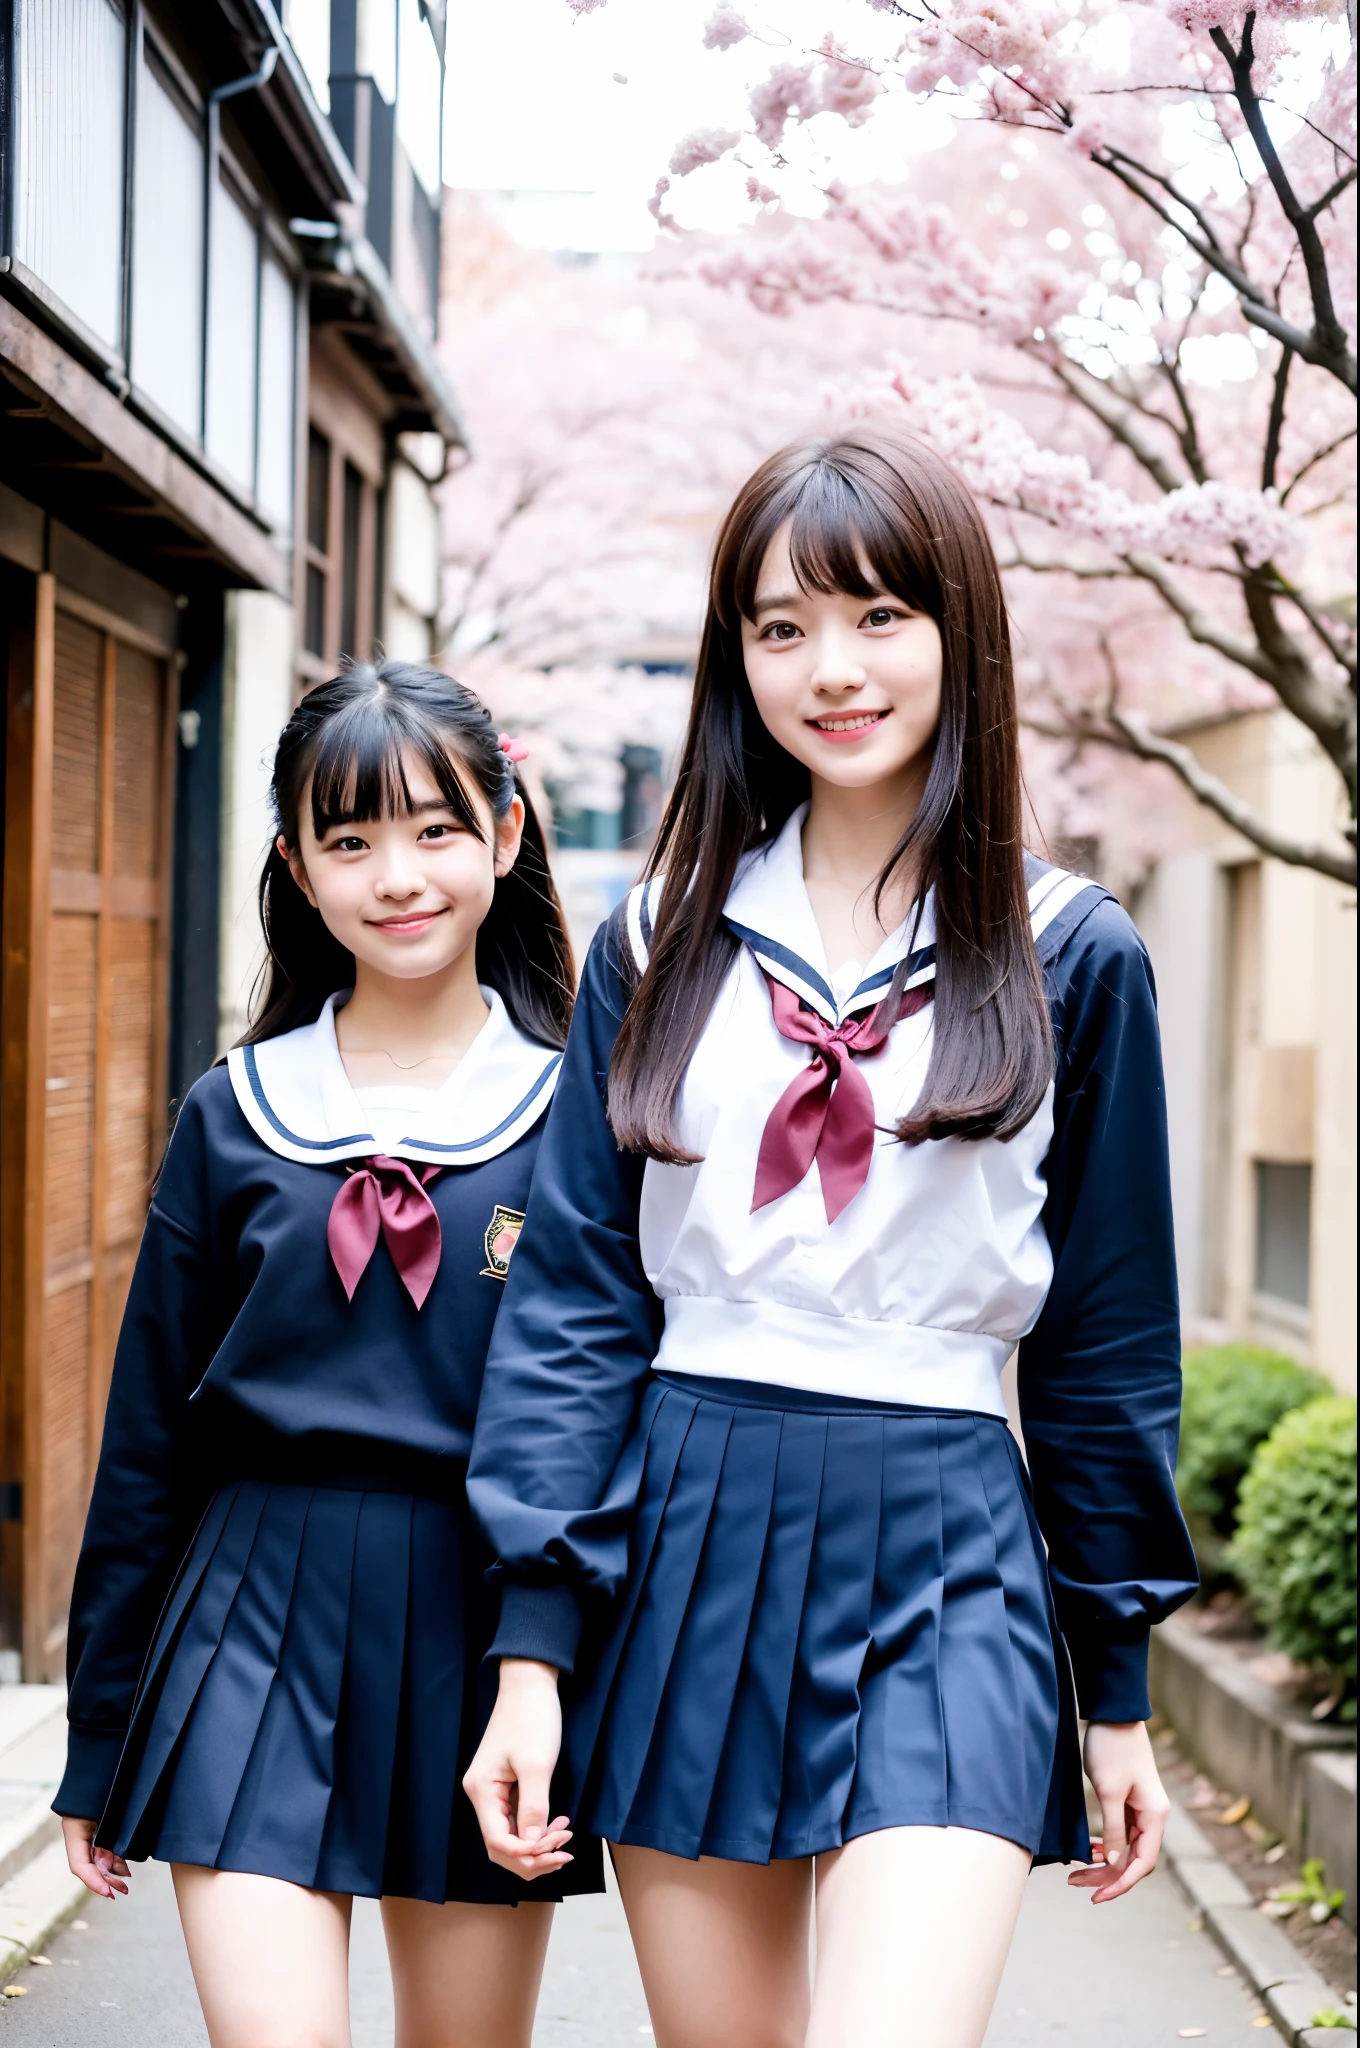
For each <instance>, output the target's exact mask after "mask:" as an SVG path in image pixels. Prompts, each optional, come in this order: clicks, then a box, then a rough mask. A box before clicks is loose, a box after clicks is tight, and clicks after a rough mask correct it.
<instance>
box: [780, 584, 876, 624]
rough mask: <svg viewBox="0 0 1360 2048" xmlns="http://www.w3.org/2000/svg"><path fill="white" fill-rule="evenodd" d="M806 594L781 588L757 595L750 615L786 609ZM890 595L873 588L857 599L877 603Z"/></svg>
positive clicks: (860, 601) (803, 591) (862, 601)
mask: <svg viewBox="0 0 1360 2048" xmlns="http://www.w3.org/2000/svg"><path fill="white" fill-rule="evenodd" d="M807 595H808V593H807V591H805V590H799V591H794V592H789V591H784V590H781V591H778V592H776V593H775V595H774V596H773V597H758V598H757V599H756V601H755V603H754V604H753V605H752V607H751V617H752V618H753V619H758V618H759V617H760V614H761V613H762V612H782V611H787V610H789V608H790V607H791V606H793V605H796V604H797V603H798V602H799V600H800V599H806V597H807ZM891 595H892V593H891V592H890V591H887V590H874V591H871V592H870V594H869V596H868V597H865V598H860V599H859V600H857V601H858V602H859V603H861V604H877V603H880V602H881V601H882V600H883V599H884V598H885V597H890V596H891ZM896 602H897V603H899V604H901V603H903V602H904V600H903V599H901V598H898V599H897V600H896Z"/></svg>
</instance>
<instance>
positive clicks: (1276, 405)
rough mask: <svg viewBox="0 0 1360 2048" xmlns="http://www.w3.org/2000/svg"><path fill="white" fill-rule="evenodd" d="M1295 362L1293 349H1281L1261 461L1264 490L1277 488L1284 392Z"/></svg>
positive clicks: (1262, 486)
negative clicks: (1276, 477)
mask: <svg viewBox="0 0 1360 2048" xmlns="http://www.w3.org/2000/svg"><path fill="white" fill-rule="evenodd" d="M1293 364H1294V351H1293V349H1292V348H1284V349H1281V351H1280V360H1279V363H1278V364H1277V365H1276V369H1275V390H1274V393H1273V395H1272V397H1271V401H1270V423H1269V425H1268V426H1267V428H1266V452H1265V455H1264V457H1263V458H1262V462H1261V489H1262V490H1263V491H1270V490H1273V489H1274V488H1275V471H1276V468H1277V466H1278V464H1279V460H1280V433H1281V430H1282V429H1283V427H1284V394H1285V390H1286V387H1287V386H1288V383H1289V372H1290V370H1291V369H1292V368H1293Z"/></svg>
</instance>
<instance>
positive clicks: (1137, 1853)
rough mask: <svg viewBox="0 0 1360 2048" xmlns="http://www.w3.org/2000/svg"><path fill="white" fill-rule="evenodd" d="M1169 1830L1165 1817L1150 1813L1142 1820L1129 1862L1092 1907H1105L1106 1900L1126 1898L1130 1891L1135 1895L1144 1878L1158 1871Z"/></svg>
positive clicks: (1138, 1822) (1130, 1850) (1136, 1826)
mask: <svg viewBox="0 0 1360 2048" xmlns="http://www.w3.org/2000/svg"><path fill="white" fill-rule="evenodd" d="M1165 1829H1166V1816H1165V1814H1162V1813H1149V1814H1147V1815H1145V1816H1140V1817H1139V1818H1138V1820H1137V1821H1136V1822H1135V1825H1134V1829H1133V1835H1132V1839H1131V1840H1130V1843H1129V1856H1128V1861H1127V1863H1126V1864H1125V1866H1124V1868H1123V1870H1122V1871H1120V1872H1119V1873H1118V1875H1117V1877H1116V1878H1115V1881H1114V1883H1112V1884H1108V1885H1105V1886H1103V1887H1102V1888H1101V1890H1100V1891H1098V1892H1097V1893H1096V1894H1095V1896H1094V1898H1093V1899H1092V1901H1091V1903H1092V1905H1095V1906H1099V1905H1103V1904H1104V1902H1105V1901H1106V1899H1120V1898H1123V1896H1124V1894H1125V1893H1126V1892H1131V1891H1132V1890H1133V1887H1134V1886H1135V1885H1136V1884H1141V1883H1142V1881H1143V1879H1144V1878H1145V1877H1147V1876H1149V1875H1150V1874H1151V1872H1152V1871H1154V1870H1155V1869H1156V1868H1157V1862H1158V1858H1159V1857H1160V1855H1161V1852H1162V1836H1163V1834H1164V1832H1165Z"/></svg>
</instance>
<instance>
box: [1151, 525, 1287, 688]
mask: <svg viewBox="0 0 1360 2048" xmlns="http://www.w3.org/2000/svg"><path fill="white" fill-rule="evenodd" d="M1124 560H1125V561H1126V562H1127V563H1128V565H1129V567H1130V568H1131V569H1132V570H1133V571H1134V572H1135V574H1137V575H1139V576H1141V577H1142V578H1143V580H1144V582H1146V583H1151V584H1152V586H1153V588H1154V589H1156V590H1157V591H1159V592H1160V594H1161V596H1162V598H1163V599H1164V600H1165V602H1166V604H1167V605H1168V606H1169V607H1170V609H1171V610H1172V611H1173V612H1175V614H1176V616H1177V618H1178V619H1179V620H1180V621H1181V623H1182V625H1183V626H1184V627H1185V630H1186V632H1187V633H1188V634H1189V635H1190V638H1191V639H1192V640H1197V641H1198V642H1199V644H1200V646H1201V647H1212V648H1213V649H1214V650H1215V652H1216V653H1218V654H1221V655H1223V656H1224V657H1225V658H1226V659H1227V660H1228V661H1231V662H1233V663H1235V665H1236V666H1237V667H1238V668H1244V669H1247V670H1248V671H1249V672H1250V673H1251V674H1252V675H1254V676H1259V677H1260V679H1261V681H1262V682H1263V683H1269V685H1270V687H1271V688H1272V689H1276V688H1278V685H1279V677H1278V675H1277V674H1276V670H1275V666H1274V664H1273V663H1272V662H1271V661H1270V660H1269V659H1268V658H1267V656H1266V655H1265V654H1263V653H1262V651H1261V649H1260V648H1259V647H1258V646H1257V645H1256V643H1255V641H1253V640H1248V639H1247V638H1246V637H1245V636H1244V635H1243V634H1241V633H1232V632H1230V631H1229V630H1228V628H1227V627H1226V626H1224V625H1221V624H1220V623H1219V621H1218V620H1217V619H1216V618H1214V617H1213V616H1212V614H1211V613H1209V612H1207V611H1205V609H1204V607H1203V606H1202V605H1198V604H1196V603H1195V600H1194V599H1193V598H1192V597H1191V596H1190V593H1189V592H1188V591H1187V590H1186V589H1184V587H1183V586H1182V585H1181V584H1180V583H1179V582H1178V581H1177V579H1176V577H1175V576H1174V575H1173V574H1172V572H1171V569H1170V567H1169V566H1168V564H1167V563H1165V562H1164V561H1163V560H1162V559H1161V556H1160V555H1149V554H1145V553H1144V551H1143V550H1142V549H1141V548H1136V549H1134V550H1133V551H1132V552H1131V553H1129V554H1127V555H1126V556H1125V557H1124Z"/></svg>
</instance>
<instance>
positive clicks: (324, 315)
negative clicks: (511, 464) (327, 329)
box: [311, 235, 469, 448]
mask: <svg viewBox="0 0 1360 2048" xmlns="http://www.w3.org/2000/svg"><path fill="white" fill-rule="evenodd" d="M334 246H335V256H334V260H333V261H332V263H331V264H330V265H329V266H328V267H326V268H325V269H316V270H313V271H312V273H311V284H312V322H313V325H314V326H334V327H338V328H339V329H340V331H341V332H342V333H343V334H344V337H345V340H346V341H347V342H348V344H349V346H350V347H351V348H352V349H353V350H354V351H355V353H356V355H358V356H360V358H361V359H362V360H363V361H364V362H366V363H367V365H368V367H369V369H370V370H371V371H372V372H373V375H374V376H375V377H376V378H377V380H378V382H379V383H380V384H381V385H382V387H383V389H384V390H385V391H386V392H387V394H388V396H389V398H390V400H391V403H392V413H391V416H390V424H391V425H392V427H393V429H394V430H395V431H396V432H398V433H404V432H414V433H436V434H439V435H440V436H442V438H443V440H444V441H445V442H446V444H447V445H448V446H450V447H457V448H467V447H468V445H469V443H468V437H467V430H466V428H465V427H464V425H463V420H462V415H461V413H460V412H459V409H458V401H457V399H456V398H455V397H454V394H453V388H452V386H451V385H450V383H449V381H448V379H447V377H446V376H445V375H444V372H443V371H442V370H441V369H440V367H439V364H438V362H437V360H436V358H435V354H434V350H433V349H432V348H431V346H430V344H429V342H428V341H427V340H426V339H425V337H424V335H423V334H422V333H421V331H420V329H419V327H418V326H417V325H416V323H415V321H414V319H413V318H412V317H411V314H410V313H409V311H408V310H407V308H406V306H405V305H404V304H403V302H402V300H401V298H400V297H399V296H398V294H397V290H396V287H395V286H394V284H393V283H392V279H391V277H390V276H389V275H388V272H387V268H386V266H385V264H384V263H383V261H382V258H381V257H380V256H379V255H378V252H377V251H376V249H375V248H374V247H373V245H372V243H371V242H369V241H368V240H367V239H366V238H365V237H364V236H362V235H360V236H357V237H356V238H355V239H354V240H353V241H342V242H340V243H339V244H337V245H334Z"/></svg>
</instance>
